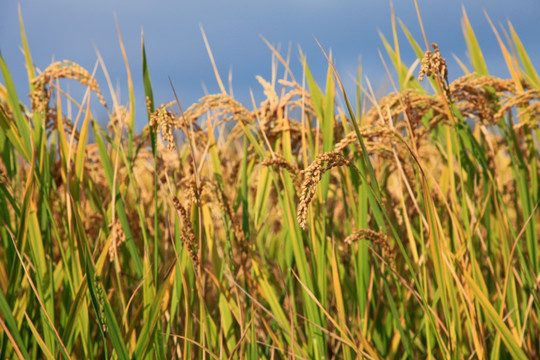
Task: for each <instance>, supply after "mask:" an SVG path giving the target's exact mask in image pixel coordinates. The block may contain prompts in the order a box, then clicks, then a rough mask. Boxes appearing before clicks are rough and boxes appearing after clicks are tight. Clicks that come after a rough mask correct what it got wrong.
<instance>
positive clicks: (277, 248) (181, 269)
mask: <svg viewBox="0 0 540 360" xmlns="http://www.w3.org/2000/svg"><path fill="white" fill-rule="evenodd" d="M392 20H394V19H392ZM419 20H420V21H421V19H419ZM393 25H394V27H393V29H394V33H393V34H391V35H392V36H391V38H389V39H387V38H384V37H383V48H384V49H385V50H386V52H387V54H386V55H387V56H388V58H389V59H391V62H389V63H388V64H385V66H387V69H388V72H389V74H388V76H389V77H390V78H392V79H397V81H396V82H394V83H392V86H393V89H394V90H393V91H392V92H391V93H390V94H388V95H386V96H384V97H377V96H375V95H374V91H373V90H372V89H371V87H370V84H369V83H363V82H362V80H361V79H362V78H363V74H361V71H360V70H359V73H358V77H357V79H358V83H357V89H356V91H355V93H346V92H345V91H344V89H343V86H342V83H341V80H340V74H338V73H337V72H336V71H335V69H334V67H333V61H332V58H331V57H330V56H327V59H328V74H327V78H326V82H325V84H317V83H316V82H315V80H314V78H313V76H312V73H311V72H310V68H309V66H308V64H307V63H306V62H305V61H304V63H303V69H304V71H303V73H301V74H293V73H292V72H291V71H290V70H289V63H288V61H287V60H285V59H288V58H289V57H288V56H286V54H280V52H278V51H277V50H276V49H274V48H272V47H271V50H272V52H273V54H274V56H273V60H274V66H273V68H274V73H273V74H272V77H271V78H269V79H264V78H262V77H258V81H259V83H260V85H261V89H262V91H263V92H264V95H265V99H264V101H262V102H260V103H256V102H255V101H253V102H252V103H251V104H241V103H239V102H238V101H237V100H236V99H235V98H234V97H233V96H231V95H230V94H229V93H228V92H227V88H226V86H225V85H224V83H223V82H222V80H221V77H220V74H219V73H218V72H217V70H216V71H215V76H216V80H217V82H218V84H219V86H220V89H221V92H219V93H216V94H211V95H207V96H204V97H203V98H201V99H200V101H198V102H197V103H195V104H192V105H191V106H184V107H182V105H186V104H181V101H182V99H178V98H177V100H176V101H174V102H173V103H170V104H164V105H161V102H160V99H155V98H154V97H153V92H152V83H151V74H152V64H151V63H148V62H147V61H146V53H145V46H144V41H143V42H142V44H141V45H142V57H143V68H142V69H130V68H129V65H128V61H127V59H125V64H126V70H127V71H128V74H131V75H130V76H133V77H135V76H142V78H143V80H144V85H145V92H146V99H135V97H134V95H133V88H132V87H130V97H129V99H130V100H129V103H127V104H120V103H119V102H118V101H117V100H116V99H117V96H116V95H115V92H114V87H113V85H112V84H111V83H110V82H109V83H108V84H107V83H105V84H98V83H97V81H96V80H95V71H96V69H84V68H82V67H80V66H79V65H77V64H76V63H73V62H70V61H67V60H66V61H60V62H55V63H52V64H50V66H49V67H47V68H46V69H44V70H43V71H42V72H37V71H36V70H35V66H34V64H33V62H32V57H31V52H30V49H29V47H28V45H27V41H26V34H25V31H24V27H23V25H22V19H21V35H22V46H23V49H24V54H25V58H26V66H27V69H28V85H29V89H30V91H29V92H30V95H29V96H30V101H26V100H25V94H17V92H16V91H15V86H14V83H13V79H12V78H11V76H10V71H9V69H8V67H7V66H6V64H5V62H4V60H3V58H2V57H1V56H0V68H1V73H2V82H1V83H0V290H1V291H0V358H2V359H4V358H21V359H58V358H63V359H93V358H96V359H103V358H118V359H127V358H133V359H176V358H182V359H190V358H200V359H211V358H212V359H221V358H229V359H281V358H290V359H324V358H326V359H336V358H339V359H356V358H366V359H402V358H412V359H485V358H489V359H509V358H514V359H535V358H539V357H540V332H539V327H540V291H539V285H540V255H539V236H540V235H539V234H540V212H539V210H538V206H539V199H540V196H539V195H540V184H539V180H540V179H539V178H540V170H539V166H540V161H539V160H540V144H539V139H540V130H539V127H538V123H539V120H540V101H539V100H540V78H539V76H538V74H537V72H536V70H535V68H534V66H533V64H532V63H531V61H530V59H529V57H528V55H527V52H526V50H525V48H524V46H523V45H522V43H521V41H520V39H519V36H518V35H517V34H516V32H515V31H514V29H513V27H512V26H511V25H508V26H506V27H500V28H497V27H495V26H493V32H494V33H495V35H496V37H497V39H498V41H499V45H500V49H501V57H502V58H503V59H504V61H505V62H506V65H507V67H508V71H509V73H510V74H511V77H510V78H508V79H503V78H498V77H494V76H491V75H490V74H489V73H488V70H487V67H486V64H485V60H484V57H483V55H482V51H481V48H480V46H479V44H478V42H477V40H476V37H475V34H474V31H473V28H472V26H471V24H470V22H469V20H468V19H467V17H466V15H465V14H464V18H463V29H462V30H463V36H464V37H465V40H466V43H467V47H468V53H469V57H470V59H468V60H465V59H462V61H459V64H460V66H461V68H459V69H456V68H448V66H447V63H446V59H445V57H446V56H448V55H447V54H445V49H444V48H441V49H439V48H438V47H437V45H436V44H435V43H431V41H435V42H436V41H437V39H429V34H423V38H422V39H421V40H420V41H418V39H414V38H413V37H412V36H411V34H410V33H409V31H408V30H407V28H406V27H404V26H403V25H401V27H400V25H399V24H396V22H395V21H394V24H393ZM398 33H399V34H400V36H403V35H405V37H406V38H407V39H408V43H405V44H403V43H401V44H400V43H398V41H397V38H398ZM120 46H121V47H122V46H123V45H122V44H121V45H120ZM400 46H411V47H412V48H413V49H414V51H415V53H416V54H417V57H418V59H417V60H416V61H415V62H414V63H413V64H408V63H404V62H402V59H401V57H400V48H399V47H400ZM122 49H123V48H122ZM208 51H209V54H211V49H210V48H208ZM321 52H322V53H324V54H325V55H326V52H325V50H324V49H323V48H322V47H321ZM214 68H215V67H214ZM97 69H98V70H97V71H104V72H105V73H107V70H106V64H104V63H103V62H100V63H99V66H98V67H97ZM449 72H451V73H453V74H464V75H463V76H462V77H459V78H458V79H457V80H455V81H453V82H449V81H448V73H449ZM131 79H132V78H131V77H130V84H131ZM70 82H78V83H80V84H82V85H84V86H85V87H86V88H87V92H86V94H85V95H84V97H83V98H82V99H76V98H73V97H72V96H71V95H70V93H69V92H68V91H67V90H66V89H67V86H66V84H69V83H70ZM173 85H174V84H173ZM171 92H173V90H172V89H171ZM104 93H110V97H111V98H112V99H113V101H112V103H105V98H104V96H103V94H104ZM136 101H137V102H145V103H146V104H147V108H148V114H140V113H138V114H135V112H134V109H135V102H136ZM25 103H28V104H30V103H31V105H29V106H26V105H24V104H25ZM98 104H100V105H98ZM97 106H102V107H103V108H104V109H105V110H106V112H107V114H109V122H108V124H106V125H105V126H103V124H101V125H100V122H98V121H97V120H96V119H95V117H94V115H93V113H94V109H95V108H96V107H97ZM136 118H137V121H144V123H147V126H145V127H144V129H143V131H142V132H140V133H135V130H134V129H135V121H136Z"/></svg>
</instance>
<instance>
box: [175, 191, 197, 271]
mask: <svg viewBox="0 0 540 360" xmlns="http://www.w3.org/2000/svg"><path fill="white" fill-rule="evenodd" d="M172 203H173V206H174V208H175V209H176V212H177V213H178V216H179V217H180V220H181V221H182V227H181V228H180V232H181V238H182V241H183V242H184V245H185V247H186V249H187V251H188V253H189V256H190V257H191V260H193V264H194V265H197V264H198V263H199V256H198V254H197V253H198V251H199V245H198V242H197V238H196V237H195V232H194V231H193V227H192V226H191V221H190V220H189V217H188V215H187V211H186V209H184V207H183V206H182V204H181V203H180V200H178V198H177V197H176V196H175V195H173V196H172Z"/></svg>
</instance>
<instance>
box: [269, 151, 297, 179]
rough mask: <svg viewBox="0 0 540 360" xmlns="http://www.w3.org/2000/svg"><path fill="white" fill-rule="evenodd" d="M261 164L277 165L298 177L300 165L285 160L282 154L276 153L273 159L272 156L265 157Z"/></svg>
mask: <svg viewBox="0 0 540 360" xmlns="http://www.w3.org/2000/svg"><path fill="white" fill-rule="evenodd" d="M261 165H262V166H275V167H277V168H280V169H285V170H287V171H288V172H289V173H291V175H293V176H294V177H297V176H298V173H299V170H298V167H296V166H295V165H293V164H291V163H290V162H288V161H287V160H285V158H284V157H283V156H282V155H281V154H275V157H274V158H273V159H270V158H268V159H264V160H263V161H262V163H261Z"/></svg>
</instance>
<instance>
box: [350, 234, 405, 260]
mask: <svg viewBox="0 0 540 360" xmlns="http://www.w3.org/2000/svg"><path fill="white" fill-rule="evenodd" d="M359 240H366V241H369V242H370V243H372V244H374V245H379V246H380V247H381V250H382V257H383V258H384V259H388V260H389V262H390V263H391V264H394V262H395V259H396V254H395V252H394V251H393V250H392V247H391V246H390V243H389V240H388V236H387V235H386V234H383V233H381V232H376V231H373V230H370V229H360V230H357V231H355V232H353V233H352V234H351V235H349V236H347V237H346V238H345V240H344V242H345V244H347V245H351V244H352V243H355V242H357V241H359Z"/></svg>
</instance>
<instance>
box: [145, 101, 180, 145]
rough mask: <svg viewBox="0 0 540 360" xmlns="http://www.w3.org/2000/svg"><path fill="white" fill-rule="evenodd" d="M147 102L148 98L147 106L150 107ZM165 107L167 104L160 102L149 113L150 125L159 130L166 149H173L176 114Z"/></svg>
mask: <svg viewBox="0 0 540 360" xmlns="http://www.w3.org/2000/svg"><path fill="white" fill-rule="evenodd" d="M149 103H150V100H147V106H148V108H150V107H149ZM167 107H168V105H164V104H162V105H161V106H160V107H158V108H157V109H156V111H154V112H153V113H151V114H150V126H152V127H157V128H158V129H159V130H161V136H163V140H165V141H166V142H167V149H169V150H174V149H176V142H175V140H174V134H173V125H175V122H176V116H175V115H174V114H173V113H172V112H170V111H169V110H168V109H167Z"/></svg>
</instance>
